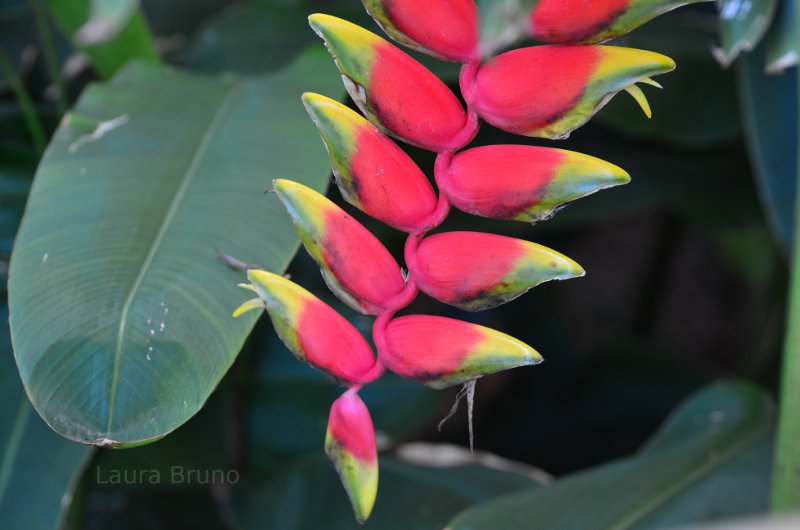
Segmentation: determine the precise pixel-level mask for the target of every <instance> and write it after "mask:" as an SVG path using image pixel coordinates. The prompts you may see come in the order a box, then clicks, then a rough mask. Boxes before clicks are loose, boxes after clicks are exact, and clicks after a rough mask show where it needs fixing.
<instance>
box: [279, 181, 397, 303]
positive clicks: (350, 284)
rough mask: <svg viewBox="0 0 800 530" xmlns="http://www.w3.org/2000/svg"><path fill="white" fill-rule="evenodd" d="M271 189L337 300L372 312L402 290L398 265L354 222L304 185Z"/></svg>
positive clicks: (282, 183)
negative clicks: (281, 203)
mask: <svg viewBox="0 0 800 530" xmlns="http://www.w3.org/2000/svg"><path fill="white" fill-rule="evenodd" d="M274 187H275V191H276V192H277V194H278V197H279V198H280V200H281V202H283V205H284V206H285V207H286V209H287V210H288V212H289V215H291V217H292V221H294V224H295V227H296V228H297V231H298V233H299V234H300V239H301V240H302V241H303V245H304V246H305V247H306V250H308V253H309V254H311V257H313V258H314V260H315V261H316V262H317V264H318V265H319V266H320V268H321V269H322V276H323V278H325V283H327V284H328V287H330V289H331V290H332V291H333V292H334V293H335V294H336V295H337V296H338V297H339V298H340V299H341V300H342V301H343V302H345V303H346V304H348V305H349V306H350V307H352V308H353V309H355V310H357V311H361V312H362V313H366V314H378V313H379V312H380V311H381V309H382V308H383V307H384V304H386V303H387V302H389V301H390V300H391V299H392V298H393V297H394V296H395V295H397V294H398V293H400V291H402V290H403V287H404V286H405V280H404V279H403V274H402V272H401V271H400V266H399V265H398V264H397V262H396V261H395V259H394V258H393V257H392V255H391V254H389V251H388V250H386V247H384V246H383V245H382V244H381V242H380V241H378V239H377V238H376V237H375V236H373V235H372V234H371V233H370V232H369V231H368V230H367V229H366V228H364V226H362V225H361V224H360V223H359V222H358V221H356V220H355V219H353V218H352V217H351V216H350V215H348V214H347V213H346V212H345V211H344V210H342V209H341V208H339V207H338V206H336V205H335V204H334V203H333V202H331V201H330V200H328V199H327V198H326V197H325V196H324V195H322V194H320V193H317V192H316V191H314V190H312V189H311V188H309V187H307V186H303V185H302V184H298V183H297V182H292V181H291V180H284V179H278V180H275V181H274Z"/></svg>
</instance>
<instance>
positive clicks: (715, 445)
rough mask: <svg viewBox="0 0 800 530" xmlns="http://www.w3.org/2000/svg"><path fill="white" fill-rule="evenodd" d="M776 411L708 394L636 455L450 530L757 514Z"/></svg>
mask: <svg viewBox="0 0 800 530" xmlns="http://www.w3.org/2000/svg"><path fill="white" fill-rule="evenodd" d="M773 414H774V410H773V405H772V403H771V402H770V399H769V397H768V396H767V395H766V394H765V393H764V392H763V391H761V390H759V389H758V388H755V387H753V386H750V385H748V384H744V383H727V384H718V385H715V386H712V387H710V388H707V389H705V390H703V391H701V392H699V393H698V394H696V395H695V396H693V397H692V398H690V399H689V401H688V402H686V403H685V404H684V405H683V406H681V407H680V408H679V409H678V410H677V411H676V412H675V413H674V414H673V416H672V417H671V418H670V419H669V420H668V421H667V423H666V424H665V425H664V426H663V427H662V428H661V430H660V431H659V432H658V433H657V434H656V435H655V436H654V437H653V438H652V439H651V440H650V441H649V442H648V443H647V444H646V445H645V447H644V449H643V450H642V451H641V452H640V453H639V454H638V455H636V456H632V457H630V458H627V459H624V460H621V461H617V462H614V463H611V464H608V465H605V466H602V467H599V468H597V469H594V470H590V471H586V472H583V473H579V474H577V475H573V476H571V477H567V478H565V479H562V480H559V481H556V483H555V484H553V485H551V486H548V487H546V488H537V489H534V490H530V491H525V492H520V493H514V494H510V495H506V496H503V497H499V498H497V499H494V500H491V501H488V502H486V503H483V504H479V505H477V506H474V507H472V508H469V509H467V510H466V511H465V512H463V513H462V514H460V515H459V516H457V517H456V518H455V519H454V520H453V521H451V522H450V524H449V525H448V527H447V528H448V530H468V529H469V530H483V529H492V530H503V529H517V528H529V529H538V528H542V529H545V528H546V529H548V530H566V529H570V530H572V529H575V530H578V529H585V528H592V529H595V530H600V529H623V528H624V529H629V528H630V529H645V528H664V527H668V526H674V525H679V524H686V523H690V522H699V521H704V520H710V519H715V518H720V517H729V516H736V515H742V514H746V513H754V512H758V511H763V510H764V509H765V508H766V505H767V492H768V489H769V488H768V485H769V471H770V463H771V447H772V434H771V433H772V428H773V423H774V418H773Z"/></svg>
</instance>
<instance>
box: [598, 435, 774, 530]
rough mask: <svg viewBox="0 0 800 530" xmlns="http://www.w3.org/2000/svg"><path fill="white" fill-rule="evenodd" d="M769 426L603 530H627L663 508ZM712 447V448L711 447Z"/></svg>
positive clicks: (749, 436) (758, 437)
mask: <svg viewBox="0 0 800 530" xmlns="http://www.w3.org/2000/svg"><path fill="white" fill-rule="evenodd" d="M770 426H771V424H768V423H763V424H761V425H759V426H758V427H756V428H755V429H754V430H753V432H751V433H749V434H747V435H745V436H744V437H743V438H742V439H740V440H738V441H735V442H733V443H732V444H731V445H730V446H728V447H727V448H725V449H724V450H723V451H720V452H719V453H718V454H717V455H716V457H715V458H712V459H709V460H707V461H706V462H705V463H703V464H701V465H699V466H697V467H696V468H695V469H694V470H693V471H690V472H689V473H686V474H685V475H683V476H680V477H678V478H676V479H675V480H673V481H671V482H668V483H667V484H665V485H664V488H663V489H662V491H661V492H660V494H656V495H654V496H653V497H652V498H651V499H650V500H649V501H645V502H643V503H641V504H640V505H639V506H638V507H637V508H636V509H633V510H631V511H630V512H629V513H628V514H625V515H623V516H622V517H621V518H620V519H618V520H617V521H616V522H615V523H613V524H611V525H609V526H608V527H606V528H605V530H627V529H629V528H631V527H632V526H633V525H635V524H637V523H639V522H641V521H642V520H643V519H644V518H645V517H647V516H649V515H650V514H652V513H654V512H655V511H656V510H658V509H659V508H661V507H662V506H664V505H665V504H666V503H667V502H668V501H669V500H670V499H672V498H674V497H675V496H677V495H678V494H680V493H681V492H683V491H684V490H685V489H686V488H688V487H689V486H691V485H692V484H694V483H696V482H698V481H699V480H700V479H702V478H703V477H705V476H706V475H708V474H710V473H712V472H713V471H714V470H716V469H718V468H720V467H722V465H723V464H725V463H727V462H728V461H730V460H731V459H732V458H734V457H735V456H737V455H739V454H741V453H742V452H743V451H745V450H746V449H748V448H750V447H751V446H752V445H754V444H755V443H756V442H757V441H758V440H759V439H760V438H761V437H762V436H763V435H764V434H766V433H767V432H769V429H770ZM712 447H713V446H712Z"/></svg>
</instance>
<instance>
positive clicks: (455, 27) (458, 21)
mask: <svg viewBox="0 0 800 530" xmlns="http://www.w3.org/2000/svg"><path fill="white" fill-rule="evenodd" d="M363 3H364V7H366V8H367V11H369V14H370V15H372V18H374V19H375V21H376V22H377V23H378V25H380V26H381V28H383V30H384V31H385V32H386V33H387V34H388V35H389V36H390V37H392V38H393V39H394V40H396V41H397V42H400V43H402V44H405V45H406V46H409V47H411V48H414V49H416V50H419V51H421V52H423V53H427V54H429V55H433V56H434V57H439V58H441V59H445V60H451V61H457V62H462V63H466V62H469V61H474V60H477V59H479V58H480V54H479V52H478V32H479V29H478V6H477V5H476V3H475V0H433V1H431V0H363Z"/></svg>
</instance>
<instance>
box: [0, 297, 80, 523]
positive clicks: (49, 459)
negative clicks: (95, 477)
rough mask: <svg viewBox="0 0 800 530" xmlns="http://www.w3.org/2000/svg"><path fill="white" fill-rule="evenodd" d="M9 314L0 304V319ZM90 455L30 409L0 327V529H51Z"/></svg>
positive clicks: (3, 328)
mask: <svg viewBox="0 0 800 530" xmlns="http://www.w3.org/2000/svg"><path fill="white" fill-rule="evenodd" d="M7 316H8V313H7V310H6V307H5V302H4V301H3V302H2V307H1V308H0V320H2V322H5V320H6V317H7ZM91 453H92V451H91V450H90V449H89V448H88V447H86V446H83V445H80V444H77V443H75V442H70V441H69V440H65V439H64V438H61V437H60V436H58V435H57V434H56V433H54V432H53V431H51V430H50V429H48V428H47V425H45V424H44V422H42V420H41V419H39V417H38V416H37V415H36V413H35V412H34V411H33V407H31V404H30V403H29V402H28V398H27V397H26V396H25V391H24V390H23V389H22V384H20V382H19V375H18V374H17V369H16V367H15V366H14V360H13V358H12V353H11V342H10V341H9V338H8V326H7V325H5V323H3V324H0V455H1V456H0V528H9V529H12V528H25V529H27V530H55V529H56V528H59V527H60V523H61V521H62V520H63V518H64V512H65V511H66V510H67V508H69V506H70V504H71V501H72V490H73V489H74V488H75V485H76V484H77V482H78V479H79V478H80V476H81V472H82V471H83V469H84V467H85V466H86V463H87V461H88V459H89V456H90V455H91Z"/></svg>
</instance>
